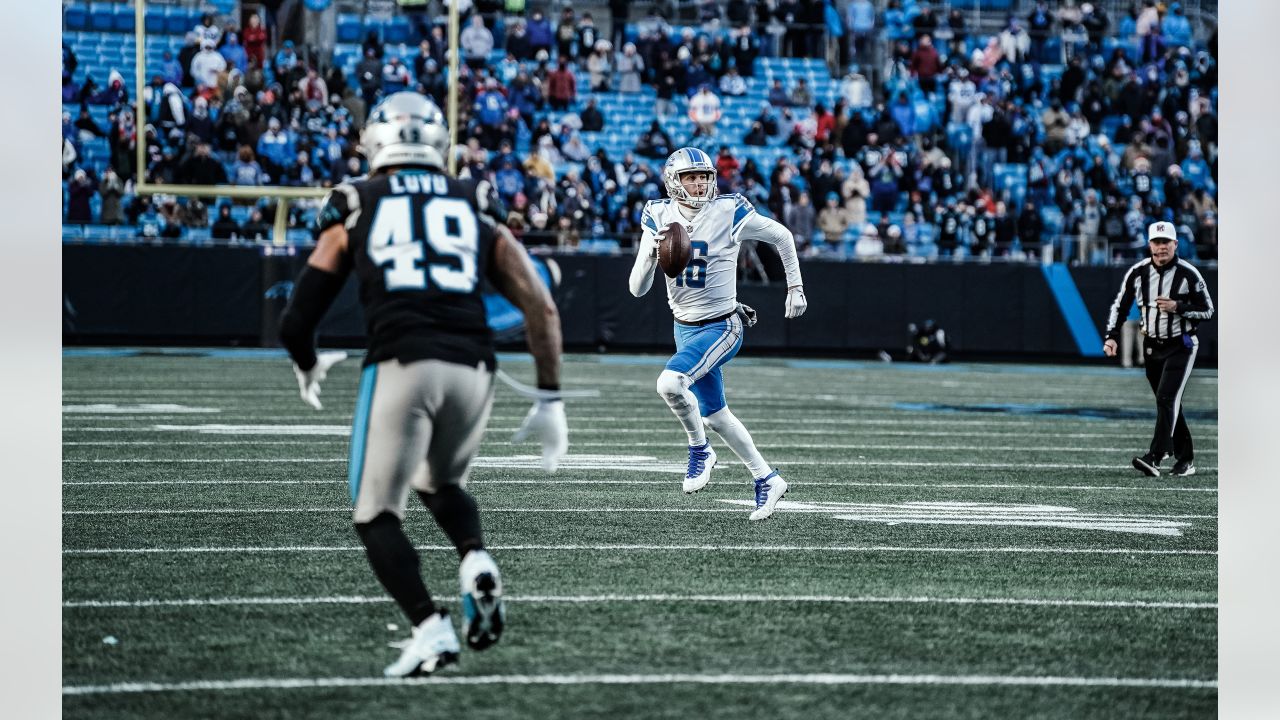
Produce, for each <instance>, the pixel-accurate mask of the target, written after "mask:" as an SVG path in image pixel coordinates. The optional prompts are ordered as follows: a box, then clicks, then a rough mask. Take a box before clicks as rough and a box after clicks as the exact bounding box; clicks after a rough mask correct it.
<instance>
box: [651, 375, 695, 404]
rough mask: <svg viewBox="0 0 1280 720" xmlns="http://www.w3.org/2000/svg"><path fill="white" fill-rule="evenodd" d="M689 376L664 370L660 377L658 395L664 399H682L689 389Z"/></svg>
mask: <svg viewBox="0 0 1280 720" xmlns="http://www.w3.org/2000/svg"><path fill="white" fill-rule="evenodd" d="M689 385H690V383H689V376H688V375H685V374H684V373H678V372H676V371H674V370H663V371H662V374H661V375H658V386H657V390H658V394H659V395H661V396H663V397H664V398H667V397H670V398H674V397H680V396H681V395H683V394H684V391H685V390H688V389H689Z"/></svg>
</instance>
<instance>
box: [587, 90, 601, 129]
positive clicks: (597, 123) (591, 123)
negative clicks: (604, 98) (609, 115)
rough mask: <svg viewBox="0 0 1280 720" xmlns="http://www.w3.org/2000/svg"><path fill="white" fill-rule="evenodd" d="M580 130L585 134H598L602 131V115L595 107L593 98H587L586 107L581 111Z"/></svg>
mask: <svg viewBox="0 0 1280 720" xmlns="http://www.w3.org/2000/svg"><path fill="white" fill-rule="evenodd" d="M582 129H583V130H585V131H587V132H600V131H601V130H603V129H604V113H602V112H600V108H598V107H596V99H595V98H594V97H591V98H587V106H586V107H585V108H583V109H582Z"/></svg>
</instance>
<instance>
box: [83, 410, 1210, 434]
mask: <svg viewBox="0 0 1280 720" xmlns="http://www.w3.org/2000/svg"><path fill="white" fill-rule="evenodd" d="M926 415H927V414H926ZM128 417H129V419H139V420H140V419H147V418H161V417H190V415H189V414H181V415H179V414H151V415H130V416H128ZM352 417H353V416H352V415H351V414H349V413H337V414H324V415H280V414H276V413H248V412H245V413H239V412H225V413H222V414H221V415H220V419H222V420H227V419H232V418H234V419H237V420H243V421H250V420H264V421H266V420H269V421H276V422H279V421H284V420H316V419H318V418H323V419H325V420H338V421H342V422H346V423H350V422H351V419H352ZM123 419H125V418H124V417H122V416H120V415H79V414H67V415H64V416H63V418H62V420H63V422H64V423H66V422H71V421H77V420H103V421H106V420H110V421H113V422H120V421H121V420H123ZM491 419H492V420H494V421H499V422H519V421H521V420H523V419H524V418H523V416H516V415H494V416H492V417H491ZM573 419H574V416H573V414H572V410H570V413H569V421H570V424H571V425H572V423H573ZM582 419H583V420H590V421H592V422H617V423H620V424H625V425H661V426H673V427H674V424H673V423H674V421H673V420H672V419H671V418H670V417H645V416H641V417H637V416H602V415H592V416H584V417H583V418H582ZM1044 419H1048V420H1054V421H1070V422H1089V423H1098V422H1105V423H1107V424H1108V425H1109V426H1112V427H1114V426H1115V425H1116V424H1117V423H1134V424H1140V425H1142V426H1149V425H1151V423H1152V421H1151V420H1150V419H1147V418H1115V419H1109V420H1099V419H1097V418H1083V417H1070V416H1063V415H1044V416H1029V417H1027V418H1026V419H1021V420H1015V419H1009V420H976V419H965V418H954V419H952V418H948V419H940V418H932V417H914V416H902V417H894V418H885V417H875V418H870V417H831V418H815V417H807V418H789V417H778V416H772V417H754V418H751V419H749V420H747V421H746V422H748V423H749V424H750V425H752V426H756V425H784V426H786V427H788V428H791V427H795V426H797V425H826V426H832V427H837V426H839V427H843V426H860V425H908V426H912V427H921V426H923V427H933V426H945V427H950V428H955V427H982V428H1000V427H1005V428H1021V427H1028V426H1032V425H1036V424H1038V423H1039V421H1040V420H1044ZM1196 423H1197V424H1198V425H1201V426H1216V425H1217V422H1216V421H1213V420H1197V421H1196ZM491 429H496V428H491ZM512 429H513V430H514V427H513V428H512ZM585 430H587V428H583V431H585ZM603 430H607V431H610V432H618V430H617V429H613V428H603ZM645 432H648V430H645Z"/></svg>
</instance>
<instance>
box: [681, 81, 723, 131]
mask: <svg viewBox="0 0 1280 720" xmlns="http://www.w3.org/2000/svg"><path fill="white" fill-rule="evenodd" d="M720 114H721V111H720V98H718V97H716V94H715V93H713V92H711V88H709V87H707V86H706V85H703V86H702V87H701V88H699V90H698V93H697V94H696V95H694V96H693V97H692V98H690V99H689V119H690V120H692V121H693V125H694V128H695V129H694V134H696V135H706V136H708V137H713V136H715V134H716V123H718V122H720Z"/></svg>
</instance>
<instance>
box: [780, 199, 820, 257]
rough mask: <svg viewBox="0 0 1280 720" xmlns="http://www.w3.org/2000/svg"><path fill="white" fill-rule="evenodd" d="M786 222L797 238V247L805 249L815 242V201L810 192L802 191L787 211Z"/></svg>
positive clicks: (801, 249)
mask: <svg viewBox="0 0 1280 720" xmlns="http://www.w3.org/2000/svg"><path fill="white" fill-rule="evenodd" d="M785 219H786V222H785V223H784V224H785V225H786V226H787V229H788V230H790V231H791V234H792V235H794V236H795V239H796V249H797V250H800V251H803V250H805V249H806V248H808V247H809V245H810V243H812V242H813V221H814V212H813V203H812V202H810V200H809V193H807V192H802V193H800V197H799V198H797V199H796V202H795V203H794V204H792V205H791V207H790V209H788V211H787V217H786V218H785Z"/></svg>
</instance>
